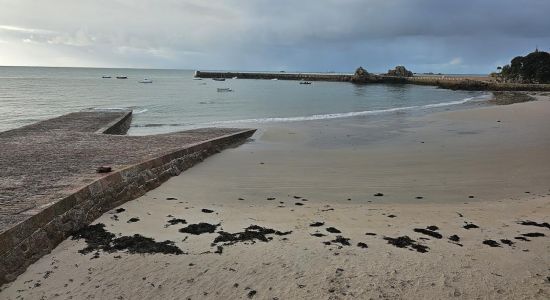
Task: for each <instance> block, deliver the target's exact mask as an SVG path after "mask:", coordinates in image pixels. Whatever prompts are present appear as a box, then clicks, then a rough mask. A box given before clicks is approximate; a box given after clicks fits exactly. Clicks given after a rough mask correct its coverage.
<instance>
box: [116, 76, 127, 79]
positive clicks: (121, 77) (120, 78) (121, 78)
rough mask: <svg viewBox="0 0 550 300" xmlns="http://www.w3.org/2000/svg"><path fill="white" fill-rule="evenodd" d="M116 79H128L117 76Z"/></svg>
mask: <svg viewBox="0 0 550 300" xmlns="http://www.w3.org/2000/svg"><path fill="white" fill-rule="evenodd" d="M116 79H128V76H117V77H116Z"/></svg>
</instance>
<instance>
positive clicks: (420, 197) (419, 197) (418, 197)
mask: <svg viewBox="0 0 550 300" xmlns="http://www.w3.org/2000/svg"><path fill="white" fill-rule="evenodd" d="M415 198H416V199H424V197H422V196H416V197H415Z"/></svg>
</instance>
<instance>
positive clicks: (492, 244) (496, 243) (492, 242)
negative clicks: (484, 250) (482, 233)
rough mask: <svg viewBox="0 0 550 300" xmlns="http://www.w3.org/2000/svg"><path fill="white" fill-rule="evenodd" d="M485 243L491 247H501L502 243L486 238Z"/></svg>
mask: <svg viewBox="0 0 550 300" xmlns="http://www.w3.org/2000/svg"><path fill="white" fill-rule="evenodd" d="M483 244H485V245H488V246H490V247H500V244H499V243H498V242H497V241H493V240H484V241H483Z"/></svg>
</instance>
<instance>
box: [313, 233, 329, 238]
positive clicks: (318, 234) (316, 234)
mask: <svg viewBox="0 0 550 300" xmlns="http://www.w3.org/2000/svg"><path fill="white" fill-rule="evenodd" d="M311 235H312V236H315V237H324V236H327V235H326V234H322V233H320V232H315V233H312V234H311Z"/></svg>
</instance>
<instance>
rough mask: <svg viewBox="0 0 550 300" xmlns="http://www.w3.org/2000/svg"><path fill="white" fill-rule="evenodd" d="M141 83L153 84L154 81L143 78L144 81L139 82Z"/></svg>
mask: <svg viewBox="0 0 550 300" xmlns="http://www.w3.org/2000/svg"><path fill="white" fill-rule="evenodd" d="M138 82H139V83H153V80H151V79H147V78H143V80H140V81H138Z"/></svg>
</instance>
